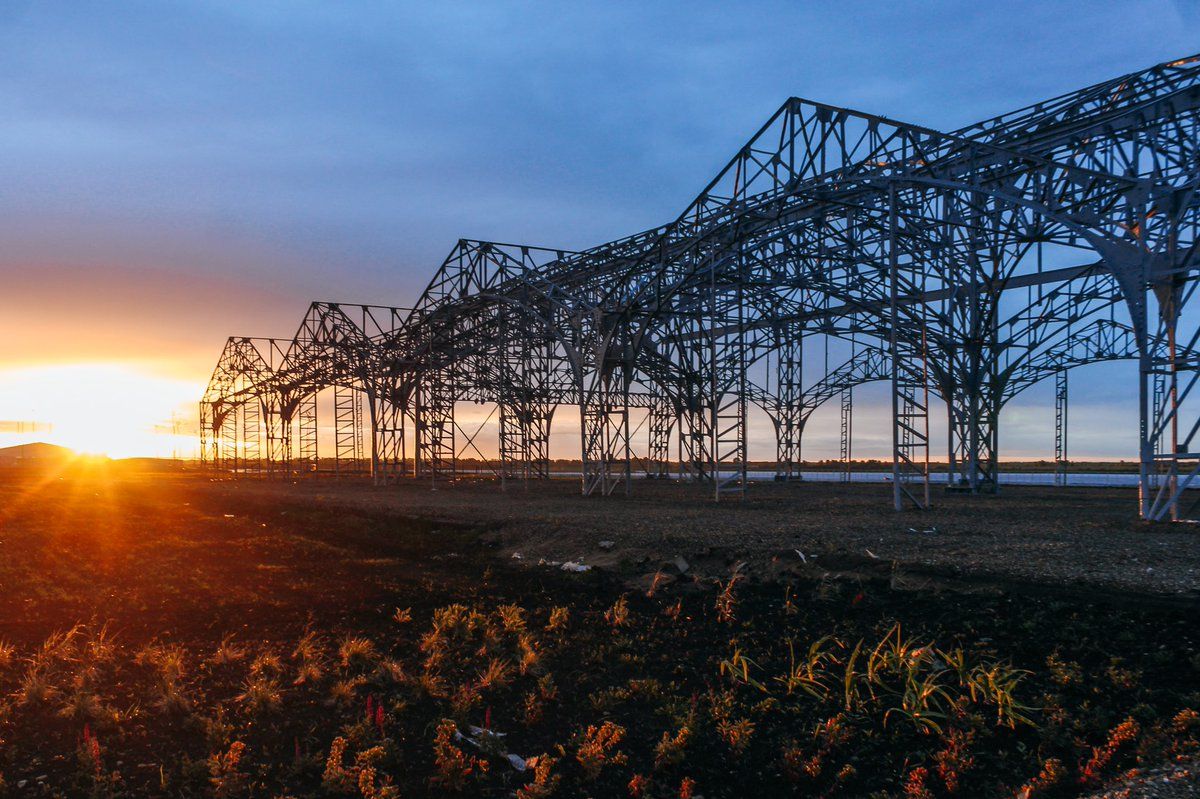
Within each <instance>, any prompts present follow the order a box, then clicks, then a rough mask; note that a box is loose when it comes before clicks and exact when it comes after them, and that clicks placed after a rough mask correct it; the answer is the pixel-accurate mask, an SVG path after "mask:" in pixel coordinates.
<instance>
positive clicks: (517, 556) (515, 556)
mask: <svg viewBox="0 0 1200 799" xmlns="http://www.w3.org/2000/svg"><path fill="white" fill-rule="evenodd" d="M512 559H513V560H525V556H524V555H522V554H521V553H520V552H514V553H512Z"/></svg>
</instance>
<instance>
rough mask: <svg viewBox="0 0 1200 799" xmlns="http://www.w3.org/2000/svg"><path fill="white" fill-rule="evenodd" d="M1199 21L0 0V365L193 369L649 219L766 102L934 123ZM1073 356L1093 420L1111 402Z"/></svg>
mask: <svg viewBox="0 0 1200 799" xmlns="http://www.w3.org/2000/svg"><path fill="white" fill-rule="evenodd" d="M1198 33H1200V5H1198V4H1197V3H1195V2H1174V3H1172V2H1121V3H1109V2H1088V3H1055V2H1042V3H1007V2H993V3H951V2H933V3H853V2H846V3H836V4H831V3H764V2H748V3H739V4H736V5H735V4H717V3H705V2H689V3H654V2H639V3H620V2H616V3H593V4H583V3H503V2H501V3H486V4H484V3H479V4H468V3H413V4H405V3H325V4H322V3H293V2H289V3H283V2H251V3H245V2H236V3H235V2H170V3H164V2H146V3H142V2H120V3H113V2H110V3H98V2H97V3H92V2H85V1H81V0H72V2H38V1H36V0H0V110H2V111H3V118H4V120H5V122H4V124H3V125H2V126H0V241H2V242H3V247H0V272H2V273H3V274H2V275H0V277H3V285H4V286H5V290H4V292H3V293H2V299H0V312H2V313H3V314H4V318H5V319H6V322H5V326H6V328H7V327H9V326H11V330H9V331H6V335H5V339H6V344H5V346H4V347H3V349H0V370H3V369H11V368H17V367H21V366H28V365H32V364H44V363H48V362H55V363H69V362H92V361H97V360H106V361H120V362H123V363H136V364H139V365H140V367H142V368H145V369H148V370H157V371H158V372H161V373H163V374H169V375H170V376H171V377H173V378H177V379H180V380H186V381H199V382H200V383H202V382H203V381H204V379H205V378H206V377H207V372H208V370H209V369H210V368H211V364H212V362H213V360H215V357H216V355H217V353H218V351H219V349H220V346H221V343H222V341H223V339H224V337H225V336H226V335H228V334H230V333H239V334H242V333H245V334H258V335H273V334H274V335H284V336H287V335H290V334H291V332H292V330H293V329H294V327H295V324H296V322H297V321H298V318H299V316H300V313H301V311H302V309H303V306H304V304H305V303H306V302H307V301H309V300H311V299H336V300H345V301H367V302H391V303H395V304H401V305H402V304H404V303H405V302H406V301H411V299H412V298H413V296H414V295H415V293H416V292H417V291H419V290H420V288H421V287H423V285H424V283H425V281H426V280H427V279H428V276H429V275H430V273H431V272H432V270H433V268H434V267H435V266H436V264H437V263H438V262H439V261H440V260H441V258H442V257H443V256H444V255H445V254H446V252H448V251H449V249H450V247H451V246H452V245H453V242H454V240H455V239H457V238H458V237H460V236H461V237H473V238H485V239H495V240H502V241H515V242H528V243H534V244H545V245H550V246H563V247H582V246H587V245H590V244H594V243H598V242H601V241H604V240H607V239H610V238H614V237H618V236H621V235H624V234H627V233H631V232H634V231H636V230H640V229H643V228H646V227H649V226H651V225H654V224H657V223H660V222H662V221H666V220H667V219H669V218H672V217H673V216H674V215H675V214H676V213H677V212H678V211H679V210H680V209H682V208H683V207H684V206H685V205H686V204H687V202H688V201H689V200H690V199H691V197H692V196H693V195H694V194H695V193H696V192H697V191H698V190H699V189H700V188H701V187H703V185H704V184H705V183H706V182H707V181H708V180H709V178H711V177H712V176H713V175H714V174H715V173H716V172H717V171H718V169H719V168H720V167H721V166H722V165H723V163H724V162H725V161H726V160H727V159H728V158H729V157H730V156H731V155H732V154H733V153H734V152H735V151H736V150H737V148H738V147H739V146H740V145H741V144H742V143H743V142H744V141H745V140H746V139H747V138H748V137H749V136H750V135H751V133H753V131H754V130H755V129H756V128H757V127H758V125H759V124H761V122H762V121H763V120H764V119H765V118H766V117H768V116H769V115H770V114H771V113H772V112H773V111H774V110H775V109H776V108H777V107H778V106H779V105H780V103H781V102H783V100H784V99H785V98H786V97H788V96H789V95H799V96H803V97H808V98H812V99H817V100H822V101H826V102H830V103H833V104H837V105H843V106H850V107H854V108H859V109H863V110H867V111H872V112H876V113H880V114H884V115H887V116H890V117H894V118H898V119H904V120H908V121H913V122H917V123H922V124H925V125H929V126H932V127H937V128H944V129H945V128H954V127H957V126H960V125H963V124H966V123H969V122H972V121H975V120H977V119H980V118H983V117H986V116H990V115H993V114H997V113H1001V112H1003V111H1006V110H1008V109H1011V108H1015V107H1019V106H1021V105H1024V104H1027V103H1030V102H1033V101H1036V100H1038V99H1042V98H1045V97H1049V96H1053V95H1055V94H1059V93H1062V92H1065V91H1068V90H1071V89H1074V88H1078V87H1080V86H1083V85H1086V84H1088V83H1092V82H1095V81H1098V80H1102V79H1104V78H1107V77H1110V76H1113V75H1116V74H1119V73H1122V72H1126V71H1130V70H1134V69H1138V68H1142V67H1145V66H1148V65H1151V64H1154V63H1157V62H1160V61H1163V60H1168V59H1171V58H1174V57H1178V56H1181V55H1185V54H1189V53H1191V52H1194V51H1196V50H1200V36H1198V35H1197V34H1198ZM1095 369H1096V370H1098V371H1096V377H1094V378H1089V376H1088V374H1087V373H1085V372H1081V373H1080V380H1079V381H1078V383H1079V384H1082V385H1084V386H1090V389H1089V390H1088V391H1087V392H1085V393H1086V394H1087V401H1088V402H1092V403H1093V404H1095V405H1096V406H1097V407H1098V408H1099V410H1098V411H1097V412H1098V413H1099V414H1100V415H1099V416H1097V417H1096V418H1097V420H1100V419H1101V418H1109V417H1112V416H1113V415H1116V416H1122V414H1124V413H1126V412H1131V411H1132V404H1131V403H1130V398H1131V397H1132V396H1133V393H1132V392H1133V381H1132V377H1131V373H1129V372H1128V371H1127V370H1126V371H1124V372H1123V371H1121V370H1120V369H1116V371H1112V369H1113V368H1110V367H1096V368H1095ZM1105 370H1109V371H1105ZM1110 372H1111V374H1115V375H1118V376H1122V375H1123V376H1124V377H1122V378H1121V379H1113V378H1112V377H1111V375H1110ZM1035 393H1036V392H1035ZM1037 402H1038V403H1040V404H1045V398H1042V399H1039V400H1037ZM1081 407H1082V406H1081ZM4 410H5V409H3V408H0V417H3V416H4V415H5V414H4ZM10 415H11V414H10ZM1106 415H1107V416H1106ZM1034 416H1037V414H1034ZM1015 423H1016V424H1018V427H1019V425H1020V424H1022V422H1020V420H1019V419H1016V420H1015ZM1028 424H1030V425H1033V427H1031V428H1030V429H1031V430H1033V428H1037V429H1038V430H1039V431H1041V432H1037V433H1036V435H1035V434H1034V433H1033V432H1030V433H1029V446H1030V447H1034V448H1040V447H1042V444H1041V443H1039V442H1041V441H1044V438H1041V436H1043V434H1044V429H1043V428H1044V422H1036V423H1034V422H1029V423H1028ZM1097 424H1099V421H1097ZM1129 428H1130V436H1129V441H1128V445H1126V444H1125V443H1122V444H1121V446H1120V449H1124V448H1125V447H1126V446H1128V447H1129V449H1130V454H1131V455H1132V442H1133V440H1134V438H1133V435H1132V433H1133V430H1132V424H1130V425H1129ZM1082 432H1085V431H1082V430H1081V434H1082ZM1105 440H1107V439H1105ZM1016 441H1017V442H1018V443H1019V442H1020V441H1021V439H1020V438H1018V439H1016ZM1047 445H1048V442H1047ZM1098 446H1099V445H1098ZM1110 449H1111V446H1110Z"/></svg>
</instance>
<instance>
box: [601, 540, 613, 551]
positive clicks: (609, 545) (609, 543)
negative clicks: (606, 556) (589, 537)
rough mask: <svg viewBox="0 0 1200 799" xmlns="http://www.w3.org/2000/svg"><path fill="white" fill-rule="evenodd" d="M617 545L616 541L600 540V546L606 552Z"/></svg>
mask: <svg viewBox="0 0 1200 799" xmlns="http://www.w3.org/2000/svg"><path fill="white" fill-rule="evenodd" d="M616 545H617V542H616V541H601V542H600V548H601V549H603V550H604V551H605V552H607V551H608V550H610V549H612V548H613V547H615V546H616Z"/></svg>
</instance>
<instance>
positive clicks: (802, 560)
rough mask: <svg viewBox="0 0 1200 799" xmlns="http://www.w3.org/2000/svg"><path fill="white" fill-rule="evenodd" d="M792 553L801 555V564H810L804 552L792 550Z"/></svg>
mask: <svg viewBox="0 0 1200 799" xmlns="http://www.w3.org/2000/svg"><path fill="white" fill-rule="evenodd" d="M792 551H793V552H795V553H796V554H797V555H799V556H800V562H801V563H808V558H806V557H804V553H803V552H801V551H800V550H798V549H794V550H792Z"/></svg>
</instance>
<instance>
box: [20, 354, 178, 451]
mask: <svg viewBox="0 0 1200 799" xmlns="http://www.w3.org/2000/svg"><path fill="white" fill-rule="evenodd" d="M197 390H198V389H197V386H196V385H195V384H193V383H191V382H188V381H186V380H179V379H175V378H170V377H164V376H161V375H156V374H153V373H151V372H149V371H146V370H143V369H140V368H138V367H136V366H132V365H129V364H122V363H80V364H58V365H53V366H39V367H31V368H24V369H12V370H7V371H5V372H4V373H2V374H0V419H3V420H6V421H7V424H5V426H4V428H3V430H2V432H0V445H3V446H8V445H12V444H23V443H27V442H30V441H45V442H48V443H52V444H59V445H61V446H64V447H70V448H71V449H74V450H76V451H78V452H81V453H88V454H95V455H108V456H110V457H114V458H126V457H133V456H153V457H170V456H171V455H173V454H176V453H178V454H181V455H185V456H186V455H192V454H193V450H194V449H195V443H194V442H195V436H194V434H193V431H192V430H191V429H190V428H187V427H183V426H179V427H178V429H175V427H174V426H173V418H178V419H181V420H182V419H186V418H190V416H188V415H187V413H188V410H189V409H190V407H191V404H192V400H193V398H194V397H195V396H196V393H197ZM173 415H175V416H174V417H173Z"/></svg>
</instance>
